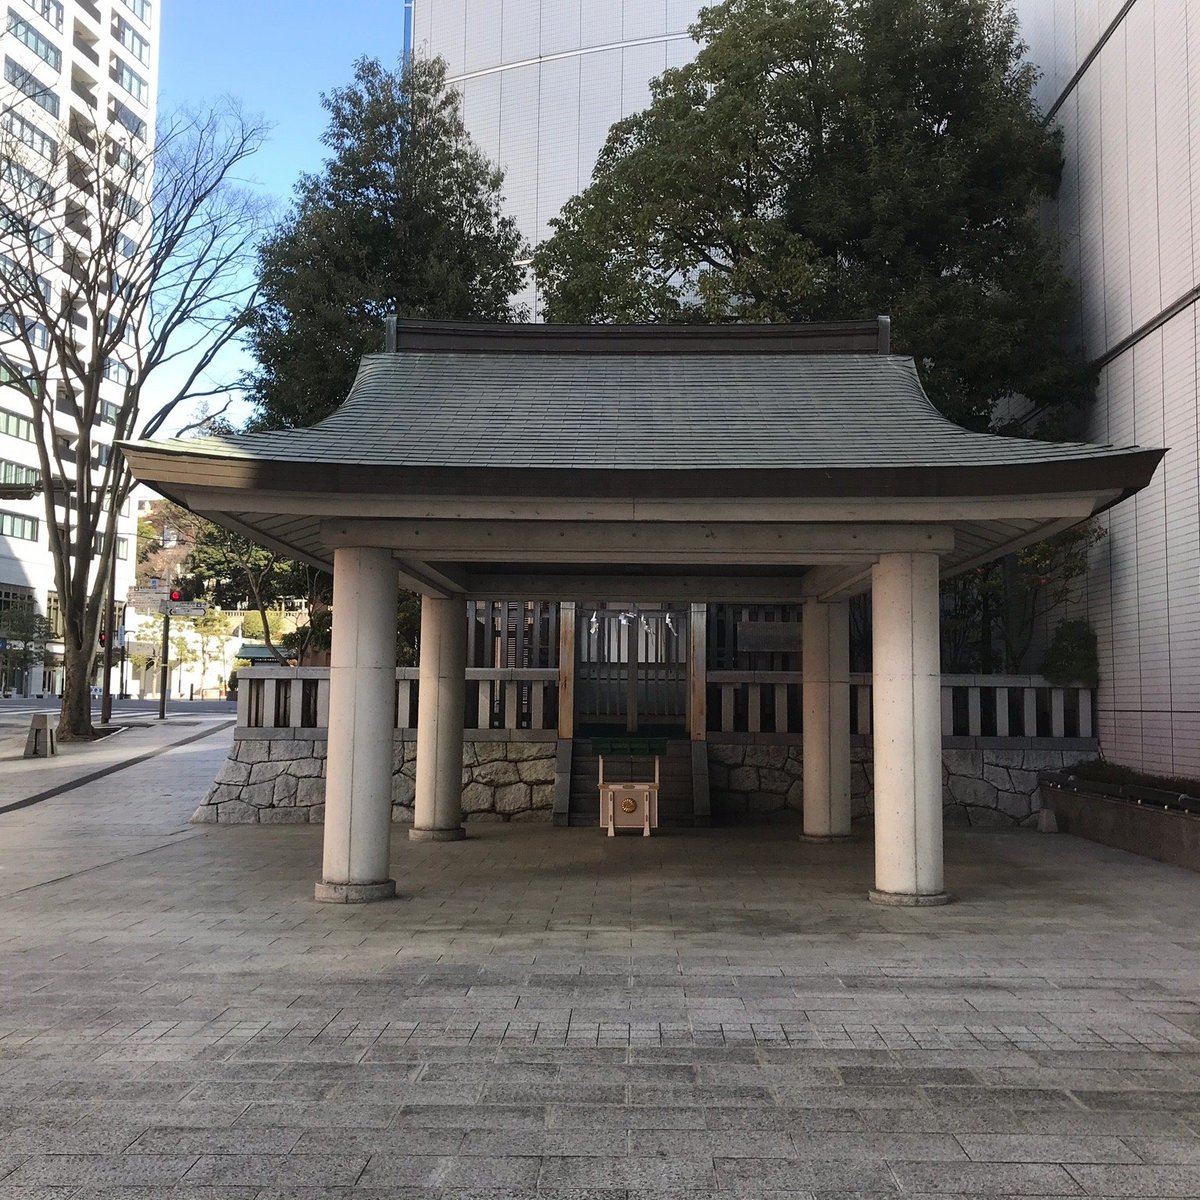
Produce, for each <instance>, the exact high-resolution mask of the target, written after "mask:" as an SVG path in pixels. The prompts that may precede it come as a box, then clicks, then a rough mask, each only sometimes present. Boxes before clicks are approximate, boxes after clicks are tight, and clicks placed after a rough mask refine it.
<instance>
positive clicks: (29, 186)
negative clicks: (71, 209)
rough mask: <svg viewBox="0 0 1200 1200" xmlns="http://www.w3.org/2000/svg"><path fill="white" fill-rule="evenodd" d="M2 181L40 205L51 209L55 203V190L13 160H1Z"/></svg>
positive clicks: (34, 173)
mask: <svg viewBox="0 0 1200 1200" xmlns="http://www.w3.org/2000/svg"><path fill="white" fill-rule="evenodd" d="M0 179H3V180H4V182H5V183H7V184H9V185H11V186H12V187H14V188H16V190H17V191H18V192H23V193H24V194H25V195H26V196H28V197H29V198H30V199H31V200H36V201H37V202H38V203H39V204H44V205H46V206H47V207H49V206H50V205H52V204H53V203H54V188H53V187H51V186H50V184H49V183H48V182H47V181H46V180H45V179H43V178H42V177H41V176H40V175H39V174H37V172H36V171H31V170H30V169H29V168H28V167H23V166H22V165H21V164H20V163H19V162H14V161H13V160H12V159H11V158H3V159H0Z"/></svg>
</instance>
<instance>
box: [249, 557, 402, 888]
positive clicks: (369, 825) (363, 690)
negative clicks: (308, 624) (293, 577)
mask: <svg viewBox="0 0 1200 1200" xmlns="http://www.w3.org/2000/svg"><path fill="white" fill-rule="evenodd" d="M398 590H399V580H398V577H397V571H396V563H395V561H394V560H393V558H392V554H391V551H390V550H380V549H370V550H365V549H353V548H347V549H336V550H335V551H334V555H333V611H334V619H333V646H332V649H331V652H330V658H329V758H328V763H327V769H326V776H327V778H326V780H325V855H324V865H323V868H322V871H321V882H320V883H318V884H317V893H316V894H317V899H318V900H326V901H335V902H340V903H344V904H345V903H350V904H354V903H363V902H365V901H368V900H386V899H387V898H388V897H390V896H394V895H395V894H396V883H395V880H393V879H391V878H389V876H388V859H389V850H390V848H391V847H390V842H391V831H392V743H393V739H394V734H395V713H396V600H397V594H398ZM239 690H240V689H239Z"/></svg>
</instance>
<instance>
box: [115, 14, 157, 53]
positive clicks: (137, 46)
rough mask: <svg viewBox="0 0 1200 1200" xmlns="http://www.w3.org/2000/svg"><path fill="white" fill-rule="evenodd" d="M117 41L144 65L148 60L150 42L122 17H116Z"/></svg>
mask: <svg viewBox="0 0 1200 1200" xmlns="http://www.w3.org/2000/svg"><path fill="white" fill-rule="evenodd" d="M117 41H118V42H120V43H121V45H122V46H124V47H125V49H126V50H128V51H129V53H130V54H132V55H133V57H134V58H136V59H137V60H138V62H140V63H142V64H143V65H145V64H146V63H148V62H149V61H150V43H149V42H148V41H147V40H146V39H145V38H144V37H142V35H141V34H140V33H138V31H137V30H136V29H134V27H133V26H132V25H130V23H129V22H128V21H126V20H125V18H124V17H118V18H117Z"/></svg>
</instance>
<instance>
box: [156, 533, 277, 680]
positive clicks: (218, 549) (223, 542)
mask: <svg viewBox="0 0 1200 1200" xmlns="http://www.w3.org/2000/svg"><path fill="white" fill-rule="evenodd" d="M296 571H297V564H296V563H294V562H292V560H291V559H287V558H284V557H283V556H282V555H280V554H278V553H276V551H274V550H268V549H267V548H266V547H265V546H260V545H258V543H257V542H252V541H251V540H250V539H249V538H247V537H243V536H242V535H241V534H239V533H231V532H230V531H229V530H227V529H222V528H221V527H220V526H219V525H214V524H212V523H211V522H207V521H206V522H205V523H204V526H203V527H202V528H201V529H199V530H198V532H197V534H196V540H195V543H194V544H193V546H192V549H191V553H190V554H189V555H188V558H187V561H186V562H185V563H184V565H183V567H182V570H181V574H180V576H179V584H180V587H181V590H183V591H184V592H185V593H186V594H188V595H189V596H192V597H199V596H203V597H205V598H206V599H207V600H208V601H209V602H210V603H213V604H215V605H216V606H217V607H219V608H225V609H236V608H242V607H245V606H246V605H247V603H248V604H249V607H250V608H251V609H252V611H253V612H254V614H255V615H256V616H257V617H258V618H259V620H260V621H261V624H260V626H259V628H260V631H261V633H260V636H261V637H262V638H263V640H264V641H265V642H266V644H267V648H268V649H269V650H270V651H271V653H272V654H274V655H275V657H276V658H277V659H278V660H279V661H280V662H281V663H286V662H287V656H286V655H285V654H284V653H283V651H282V650H280V648H279V647H278V646H277V645H276V644H275V637H276V635H277V634H278V632H279V624H278V620H277V621H276V624H275V626H274V627H272V624H271V619H270V615H269V613H268V610H269V609H271V608H274V607H276V606H277V605H278V604H279V602H280V601H281V600H283V599H287V598H291V597H292V596H294V595H295V592H294V590H293V589H294V588H295V586H296Z"/></svg>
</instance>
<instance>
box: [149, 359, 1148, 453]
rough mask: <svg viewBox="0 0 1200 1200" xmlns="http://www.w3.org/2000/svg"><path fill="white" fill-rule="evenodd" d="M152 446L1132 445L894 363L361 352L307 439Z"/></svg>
mask: <svg viewBox="0 0 1200 1200" xmlns="http://www.w3.org/2000/svg"><path fill="white" fill-rule="evenodd" d="M142 445H143V446H144V447H146V448H149V447H150V445H151V444H149V443H142ZM153 448H154V449H155V450H158V451H162V450H167V449H170V450H174V451H178V452H183V453H191V454H202V455H205V456H217V457H229V458H233V459H242V460H245V459H249V460H258V461H276V462H285V461H286V462H293V463H323V464H335V463H337V464H362V465H386V466H394V467H422V468H429V467H451V468H508V469H512V468H518V469H519V468H522V467H528V468H571V469H595V470H660V471H661V470H697V469H700V470H703V469H723V470H730V469H732V470H738V469H746V470H756V469H757V470H774V469H788V470H797V469H801V470H805V469H809V470H811V469H818V470H820V469H825V468H827V469H839V468H852V469H853V468H859V469H861V468H864V467H865V468H870V467H902V468H903V467H947V466H954V465H958V466H967V467H972V466H979V467H991V466H1003V465H1009V464H1028V465H1035V464H1046V463H1051V462H1062V461H1078V460H1081V459H1096V458H1102V457H1105V456H1110V455H1112V456H1116V455H1123V454H1128V453H1129V449H1130V448H1129V447H1122V448H1115V447H1111V446H1093V445H1086V444H1081V443H1054V442H1040V441H1032V440H1028V439H1023V438H1005V437H997V436H994V435H991V434H981V433H972V432H969V431H967V430H964V429H961V428H959V427H958V426H956V425H954V424H953V423H952V422H950V421H948V420H947V419H946V418H945V417H943V416H941V415H940V414H939V413H938V412H937V410H936V409H934V407H933V405H932V404H931V403H930V402H929V400H928V399H927V398H926V396H925V393H924V391H923V390H922V387H921V383H920V380H919V379H918V377H917V372H916V368H915V366H914V364H913V361H912V359H910V358H904V357H899V356H892V355H879V354H822V355H800V354H757V355H729V354H697V353H693V354H686V355H669V354H603V353H600V354H556V355H536V354H505V353H478V352H476V353H455V352H446V351H437V352H429V351H405V352H403V353H387V354H374V355H368V356H367V357H365V358H364V359H363V361H362V365H361V368H360V370H359V375H358V378H357V380H356V381H355V384H354V387H353V389H352V391H351V393H350V396H349V398H348V399H347V400H346V402H345V403H344V404H343V405H342V406H341V407H340V408H339V409H338V410H337V411H336V412H335V413H334V414H333V415H332V416H330V417H329V418H327V419H326V420H325V421H323V422H321V423H320V424H319V425H316V426H314V427H313V428H311V429H301V430H289V431H282V432H273V433H255V434H241V435H235V436H230V437H224V438H206V439H198V440H189V441H173V442H165V443H163V442H159V443H153Z"/></svg>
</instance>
